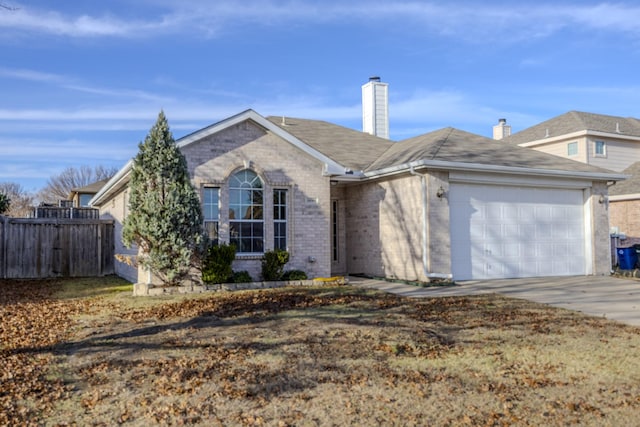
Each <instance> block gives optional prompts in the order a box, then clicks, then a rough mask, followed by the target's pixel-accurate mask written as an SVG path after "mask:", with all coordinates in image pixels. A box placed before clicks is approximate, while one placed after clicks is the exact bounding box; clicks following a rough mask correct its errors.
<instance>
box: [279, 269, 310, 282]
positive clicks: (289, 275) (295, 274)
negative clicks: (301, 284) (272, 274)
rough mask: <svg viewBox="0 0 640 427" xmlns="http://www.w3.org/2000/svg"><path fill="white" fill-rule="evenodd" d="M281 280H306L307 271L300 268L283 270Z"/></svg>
mask: <svg viewBox="0 0 640 427" xmlns="http://www.w3.org/2000/svg"><path fill="white" fill-rule="evenodd" d="M282 280H307V273H305V272H304V271H302V270H289V271H285V272H284V274H283V275H282Z"/></svg>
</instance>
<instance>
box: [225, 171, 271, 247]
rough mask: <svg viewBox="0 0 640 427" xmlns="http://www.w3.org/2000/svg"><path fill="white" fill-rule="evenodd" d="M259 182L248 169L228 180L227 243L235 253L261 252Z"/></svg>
mask: <svg viewBox="0 0 640 427" xmlns="http://www.w3.org/2000/svg"><path fill="white" fill-rule="evenodd" d="M263 201H264V197H263V189H262V181H261V180H260V178H259V177H258V175H257V174H256V173H255V172H253V171H251V170H248V169H245V170H241V171H240V172H237V173H235V174H233V175H232V176H231V178H230V179H229V235H230V239H229V243H231V244H233V245H235V246H236V250H237V251H238V253H263V252H264V202H263Z"/></svg>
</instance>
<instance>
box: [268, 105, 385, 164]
mask: <svg viewBox="0 0 640 427" xmlns="http://www.w3.org/2000/svg"><path fill="white" fill-rule="evenodd" d="M267 120H269V121H270V122H272V123H273V124H275V125H277V126H278V127H280V128H282V129H283V130H285V131H286V132H288V133H290V134H291V135H293V136H295V137H296V138H298V139H299V140H301V141H302V142H304V143H305V144H307V145H309V146H310V147H312V148H314V149H316V150H318V151H319V152H321V153H322V154H324V155H325V156H327V157H329V158H331V159H333V160H334V161H336V162H338V163H340V164H341V165H343V166H345V167H347V168H350V169H352V170H354V171H361V170H365V169H366V168H367V167H368V166H369V165H370V164H371V163H373V162H374V161H376V160H377V159H378V157H380V156H381V155H382V154H383V153H384V152H385V151H387V150H388V149H389V148H390V147H391V146H393V145H394V143H393V142H392V141H389V140H388V139H384V138H379V137H377V136H373V135H370V134H368V133H364V132H360V131H357V130H353V129H349V128H346V127H343V126H339V125H335V124H333V123H329V122H325V121H321V120H308V119H296V118H292V117H284V118H283V117H274V116H271V117H267Z"/></svg>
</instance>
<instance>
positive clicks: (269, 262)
mask: <svg viewBox="0 0 640 427" xmlns="http://www.w3.org/2000/svg"><path fill="white" fill-rule="evenodd" d="M288 262H289V252H287V251H283V250H281V249H275V250H273V251H267V252H265V253H264V257H263V258H262V280H266V281H269V280H280V279H282V274H283V272H284V266H285V264H286V263H288Z"/></svg>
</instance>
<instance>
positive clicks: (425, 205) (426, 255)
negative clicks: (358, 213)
mask: <svg viewBox="0 0 640 427" xmlns="http://www.w3.org/2000/svg"><path fill="white" fill-rule="evenodd" d="M409 173H411V175H414V176H418V177H420V187H421V190H422V269H423V272H424V275H425V277H426V278H428V279H451V278H453V276H452V275H451V274H443V273H432V272H431V271H430V270H431V256H430V255H431V252H430V251H429V197H428V194H427V177H426V176H425V175H422V174H420V173H417V172H416V171H415V170H414V169H413V166H411V168H410V169H409Z"/></svg>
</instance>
